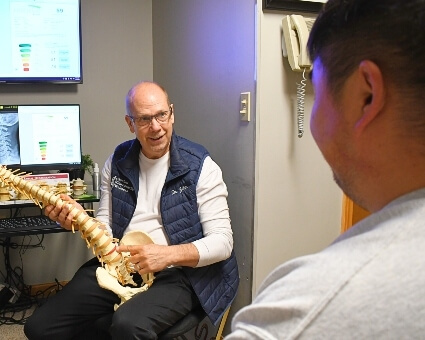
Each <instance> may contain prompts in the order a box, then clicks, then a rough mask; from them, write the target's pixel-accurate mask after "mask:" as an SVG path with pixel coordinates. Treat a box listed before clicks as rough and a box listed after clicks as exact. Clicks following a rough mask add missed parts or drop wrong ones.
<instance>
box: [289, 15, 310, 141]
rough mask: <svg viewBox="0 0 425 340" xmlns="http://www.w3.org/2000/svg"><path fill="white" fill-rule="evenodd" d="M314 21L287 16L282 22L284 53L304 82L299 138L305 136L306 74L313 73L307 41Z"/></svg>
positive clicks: (299, 86) (300, 89) (300, 92)
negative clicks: (300, 73)
mask: <svg viewBox="0 0 425 340" xmlns="http://www.w3.org/2000/svg"><path fill="white" fill-rule="evenodd" d="M313 24H314V19H309V18H305V17H303V16H302V15H296V14H292V15H287V16H285V17H284V18H283V20H282V30H283V39H282V52H283V56H284V57H288V61H289V65H291V68H292V70H294V71H300V72H302V73H303V74H302V80H301V82H300V83H297V126H298V137H299V138H301V137H302V136H303V134H304V96H305V87H306V86H307V79H306V77H305V73H306V72H309V71H311V68H312V66H311V61H310V58H309V57H308V54H307V41H308V35H309V34H310V31H311V28H312V27H313Z"/></svg>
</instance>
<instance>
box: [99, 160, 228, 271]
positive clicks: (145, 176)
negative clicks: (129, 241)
mask: <svg viewBox="0 0 425 340" xmlns="http://www.w3.org/2000/svg"><path fill="white" fill-rule="evenodd" d="M111 162H112V155H111V156H110V157H109V158H108V159H107V161H106V162H105V165H104V167H103V169H102V182H101V187H100V190H101V199H100V203H99V209H98V212H97V216H96V217H97V219H98V220H99V221H100V222H102V223H104V224H105V226H106V228H107V229H108V231H109V232H110V233H111V234H112V230H111V227H110V225H111V224H112V221H111V219H112V215H111V212H112V197H111ZM169 165H170V154H169V153H167V154H165V155H164V156H163V157H161V158H159V159H149V158H147V157H146V156H144V155H143V154H142V153H140V156H139V167H140V172H139V193H138V197H137V205H136V209H135V211H134V214H133V217H132V219H131V221H130V224H129V226H128V227H127V229H126V230H125V231H124V234H125V233H127V232H129V231H132V230H142V231H144V232H146V233H148V234H149V235H150V236H151V238H152V239H153V240H154V242H155V243H156V244H162V245H169V244H170V243H169V240H168V237H167V235H166V233H165V230H164V227H163V225H162V219H161V212H160V197H161V190H162V187H163V186H164V183H165V177H166V175H167V172H168V168H169ZM196 195H197V200H198V213H199V217H200V221H201V224H202V229H203V233H204V237H203V238H202V239H200V240H197V241H194V242H193V245H195V247H196V248H197V250H198V252H199V262H198V265H197V267H202V266H206V265H210V264H212V263H215V262H219V261H222V260H225V259H227V258H228V257H229V256H230V253H231V251H232V249H233V232H232V228H231V225H230V216H229V208H228V205H227V195H228V193H227V187H226V184H225V183H224V181H223V177H222V172H221V169H220V167H219V166H218V165H217V164H216V163H215V162H214V161H213V160H212V159H211V157H207V158H206V159H205V160H204V164H203V166H202V170H201V174H200V177H199V180H198V183H197V186H196Z"/></svg>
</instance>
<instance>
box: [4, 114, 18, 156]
mask: <svg viewBox="0 0 425 340" xmlns="http://www.w3.org/2000/svg"><path fill="white" fill-rule="evenodd" d="M18 126H19V125H18V113H17V112H16V113H15V112H11V113H2V114H0V164H19V163H20V160H21V158H20V155H19V136H18V133H19V131H18Z"/></svg>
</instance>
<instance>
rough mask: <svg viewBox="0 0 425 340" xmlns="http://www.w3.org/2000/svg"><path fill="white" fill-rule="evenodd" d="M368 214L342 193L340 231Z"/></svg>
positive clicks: (368, 213)
mask: <svg viewBox="0 0 425 340" xmlns="http://www.w3.org/2000/svg"><path fill="white" fill-rule="evenodd" d="M369 215H370V212H369V211H367V210H365V209H363V208H362V207H360V206H359V205H357V204H356V203H354V202H353V201H352V200H351V199H350V198H349V197H348V196H346V195H345V194H344V195H343V197H342V216H341V233H343V232H344V231H346V230H348V229H349V228H350V227H351V226H352V225H354V224H356V223H357V222H359V221H360V220H362V219H363V218H365V217H367V216H369Z"/></svg>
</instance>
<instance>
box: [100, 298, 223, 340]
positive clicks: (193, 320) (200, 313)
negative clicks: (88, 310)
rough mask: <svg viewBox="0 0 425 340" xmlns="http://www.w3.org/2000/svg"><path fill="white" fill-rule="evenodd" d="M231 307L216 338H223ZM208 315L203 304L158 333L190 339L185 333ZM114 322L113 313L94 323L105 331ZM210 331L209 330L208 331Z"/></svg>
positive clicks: (162, 336)
mask: <svg viewBox="0 0 425 340" xmlns="http://www.w3.org/2000/svg"><path fill="white" fill-rule="evenodd" d="M229 310H230V307H229V308H228V309H227V310H226V311H225V312H224V314H223V317H222V318H221V321H220V325H219V327H218V330H217V334H216V340H221V334H222V333H223V329H224V325H225V324H226V320H227V316H228V314H229ZM206 317H207V315H206V313H205V311H204V310H203V309H202V307H201V306H199V307H198V308H196V309H194V310H193V311H191V312H190V313H189V314H187V315H186V316H185V317H183V318H182V319H181V320H179V321H178V322H177V323H175V324H174V325H173V326H171V327H170V328H169V329H167V330H166V331H164V332H163V333H161V334H159V335H158V339H160V340H171V339H182V340H190V339H191V338H187V337H186V336H185V335H184V334H186V333H187V332H189V331H191V330H192V329H195V328H196V327H197V326H198V325H199V324H200V323H201V322H202V321H203V320H204V319H205V318H206ZM111 322H112V314H108V315H105V316H103V317H101V318H99V319H97V320H96V321H95V323H94V325H95V327H96V328H97V329H98V330H100V331H103V332H104V333H107V332H108V329H109V326H110V325H111ZM207 332H208V331H207Z"/></svg>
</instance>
